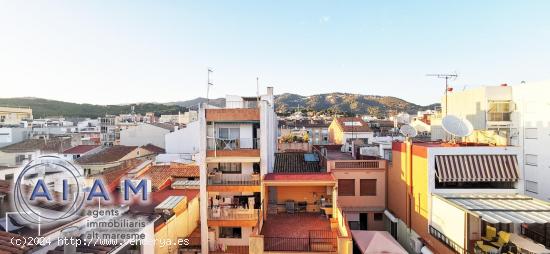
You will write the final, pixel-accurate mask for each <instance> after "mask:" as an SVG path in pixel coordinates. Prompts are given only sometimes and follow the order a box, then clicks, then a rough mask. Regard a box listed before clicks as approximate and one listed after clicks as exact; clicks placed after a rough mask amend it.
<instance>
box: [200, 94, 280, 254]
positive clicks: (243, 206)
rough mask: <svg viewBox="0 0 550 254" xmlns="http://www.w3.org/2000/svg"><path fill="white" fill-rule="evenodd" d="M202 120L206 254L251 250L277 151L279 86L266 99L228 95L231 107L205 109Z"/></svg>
mask: <svg viewBox="0 0 550 254" xmlns="http://www.w3.org/2000/svg"><path fill="white" fill-rule="evenodd" d="M199 124H200V132H201V133H200V135H199V136H200V137H201V140H200V142H201V144H200V153H199V156H198V158H199V161H201V162H202V163H201V177H200V180H201V190H200V191H201V192H200V201H201V230H200V231H201V249H202V253H208V252H209V251H221V250H229V251H230V252H231V251H236V250H247V249H248V245H249V236H250V235H251V234H252V232H253V231H254V229H255V228H256V227H257V224H258V217H259V215H260V214H261V208H262V200H263V196H262V193H261V180H262V176H263V175H265V174H266V173H267V172H268V171H269V170H270V169H271V168H272V165H273V161H274V151H275V149H276V138H277V137H276V128H277V121H276V116H275V112H274V104H273V88H271V87H269V88H268V89H267V94H266V95H262V96H260V97H240V96H227V97H226V106H225V108H210V107H206V108H204V107H203V108H201V109H200V110H199ZM246 252H247V251H246Z"/></svg>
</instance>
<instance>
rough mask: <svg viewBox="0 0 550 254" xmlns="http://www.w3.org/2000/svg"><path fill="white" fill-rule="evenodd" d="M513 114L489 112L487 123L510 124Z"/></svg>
mask: <svg viewBox="0 0 550 254" xmlns="http://www.w3.org/2000/svg"><path fill="white" fill-rule="evenodd" d="M511 115H512V113H509V112H489V113H487V121H489V122H510V121H511Z"/></svg>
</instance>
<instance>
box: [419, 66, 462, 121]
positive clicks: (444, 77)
mask: <svg viewBox="0 0 550 254" xmlns="http://www.w3.org/2000/svg"><path fill="white" fill-rule="evenodd" d="M426 76H428V77H436V78H442V79H445V115H447V112H448V111H449V104H448V102H449V79H452V80H455V79H456V78H457V77H458V74H456V72H455V73H454V74H426Z"/></svg>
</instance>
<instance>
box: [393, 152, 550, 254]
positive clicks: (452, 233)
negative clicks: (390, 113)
mask: <svg viewBox="0 0 550 254" xmlns="http://www.w3.org/2000/svg"><path fill="white" fill-rule="evenodd" d="M392 151H393V165H392V167H391V168H390V169H389V170H388V185H387V186H388V210H389V213H387V218H390V220H389V223H391V224H392V226H391V227H390V231H391V233H392V235H394V236H395V237H396V238H397V239H398V241H399V242H400V243H401V244H402V245H403V246H404V247H405V248H407V250H408V251H409V252H411V253H474V251H476V250H477V251H482V252H490V251H498V250H499V247H498V244H499V243H500V244H503V243H506V244H508V243H509V242H512V243H514V244H515V245H517V246H518V248H528V247H525V246H526V245H525V244H524V243H525V242H527V241H531V240H530V239H528V238H527V237H526V236H525V235H526V232H527V231H526V230H531V231H532V230H534V229H535V228H537V225H541V224H540V223H547V222H548V219H550V217H547V216H546V215H550V214H547V212H548V211H550V210H547V209H548V208H550V204H548V203H546V202H544V201H540V200H536V199H533V198H530V197H526V196H523V195H522V193H523V189H524V186H523V181H522V179H523V177H522V171H521V170H520V167H519V165H520V163H519V162H518V156H517V155H518V154H519V151H518V149H517V148H515V147H495V146H479V145H478V146H471V145H470V146H463V145H451V144H445V143H410V142H405V143H401V142H396V143H393V147H392ZM491 232H494V233H495V234H494V235H492V233H491ZM497 232H498V234H497ZM484 237H489V238H492V237H497V238H498V241H497V240H494V239H492V240H491V241H495V242H494V243H492V242H486V241H483V239H488V238H484ZM499 241H500V242H499ZM495 246H496V247H495ZM476 253H477V252H476Z"/></svg>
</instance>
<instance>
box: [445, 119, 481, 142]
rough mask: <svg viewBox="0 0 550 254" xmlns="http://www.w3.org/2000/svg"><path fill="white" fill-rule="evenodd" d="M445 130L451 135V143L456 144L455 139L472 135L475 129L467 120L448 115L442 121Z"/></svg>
mask: <svg viewBox="0 0 550 254" xmlns="http://www.w3.org/2000/svg"><path fill="white" fill-rule="evenodd" d="M441 126H442V127H443V130H445V131H446V132H447V133H449V134H450V135H451V137H452V139H451V143H455V138H456V137H458V138H463V137H467V136H470V135H472V132H473V131H474V127H473V126H472V123H471V122H470V121H468V120H467V119H465V118H460V117H458V116H455V115H448V116H445V117H443V120H441Z"/></svg>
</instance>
